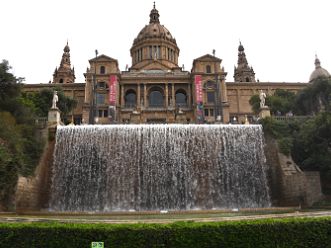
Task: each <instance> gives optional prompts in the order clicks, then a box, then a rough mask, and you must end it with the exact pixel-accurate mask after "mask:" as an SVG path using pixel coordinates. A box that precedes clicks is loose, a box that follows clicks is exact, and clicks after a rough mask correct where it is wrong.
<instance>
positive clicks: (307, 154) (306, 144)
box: [292, 112, 331, 194]
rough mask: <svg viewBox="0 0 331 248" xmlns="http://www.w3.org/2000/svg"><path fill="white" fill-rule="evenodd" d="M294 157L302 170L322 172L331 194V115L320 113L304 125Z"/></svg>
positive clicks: (295, 139)
mask: <svg viewBox="0 0 331 248" xmlns="http://www.w3.org/2000/svg"><path fill="white" fill-rule="evenodd" d="M292 156H293V159H294V160H295V161H296V162H297V163H298V164H300V167H301V168H302V169H304V170H317V171H320V173H321V179H322V181H323V185H324V189H325V191H326V192H327V193H329V194H330V193H331V113H327V112H323V113H319V114H318V115H317V116H316V117H315V118H313V119H311V120H309V121H307V122H305V123H304V124H303V125H302V127H301V128H300V131H299V132H298V133H296V135H295V136H294V144H293V149H292Z"/></svg>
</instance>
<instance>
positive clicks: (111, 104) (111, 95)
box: [108, 75, 117, 122]
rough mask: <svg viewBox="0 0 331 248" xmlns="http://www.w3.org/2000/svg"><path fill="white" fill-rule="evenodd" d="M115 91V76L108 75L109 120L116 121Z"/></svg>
mask: <svg viewBox="0 0 331 248" xmlns="http://www.w3.org/2000/svg"><path fill="white" fill-rule="evenodd" d="M116 93H117V76H116V75H111V76H110V77H109V111H108V112H109V114H108V116H109V119H110V122H115V121H116Z"/></svg>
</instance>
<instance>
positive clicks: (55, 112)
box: [48, 108, 61, 126]
mask: <svg viewBox="0 0 331 248" xmlns="http://www.w3.org/2000/svg"><path fill="white" fill-rule="evenodd" d="M60 113H61V112H60V110H59V109H58V108H52V109H50V110H49V111H48V126H53V125H56V126H57V125H60V124H61V117H60Z"/></svg>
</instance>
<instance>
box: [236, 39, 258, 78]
mask: <svg viewBox="0 0 331 248" xmlns="http://www.w3.org/2000/svg"><path fill="white" fill-rule="evenodd" d="M233 77H234V81H235V82H255V73H254V70H253V67H250V66H249V65H248V62H247V59H246V54H245V49H244V46H243V45H242V44H241V42H240V44H239V47H238V65H237V67H234V76H233Z"/></svg>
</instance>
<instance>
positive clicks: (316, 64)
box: [315, 54, 321, 69]
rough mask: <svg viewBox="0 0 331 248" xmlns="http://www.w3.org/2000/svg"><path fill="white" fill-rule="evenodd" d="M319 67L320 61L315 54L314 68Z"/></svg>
mask: <svg viewBox="0 0 331 248" xmlns="http://www.w3.org/2000/svg"><path fill="white" fill-rule="evenodd" d="M320 67H321V61H320V60H319V59H318V58H317V54H315V68H316V69H317V68H320Z"/></svg>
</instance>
